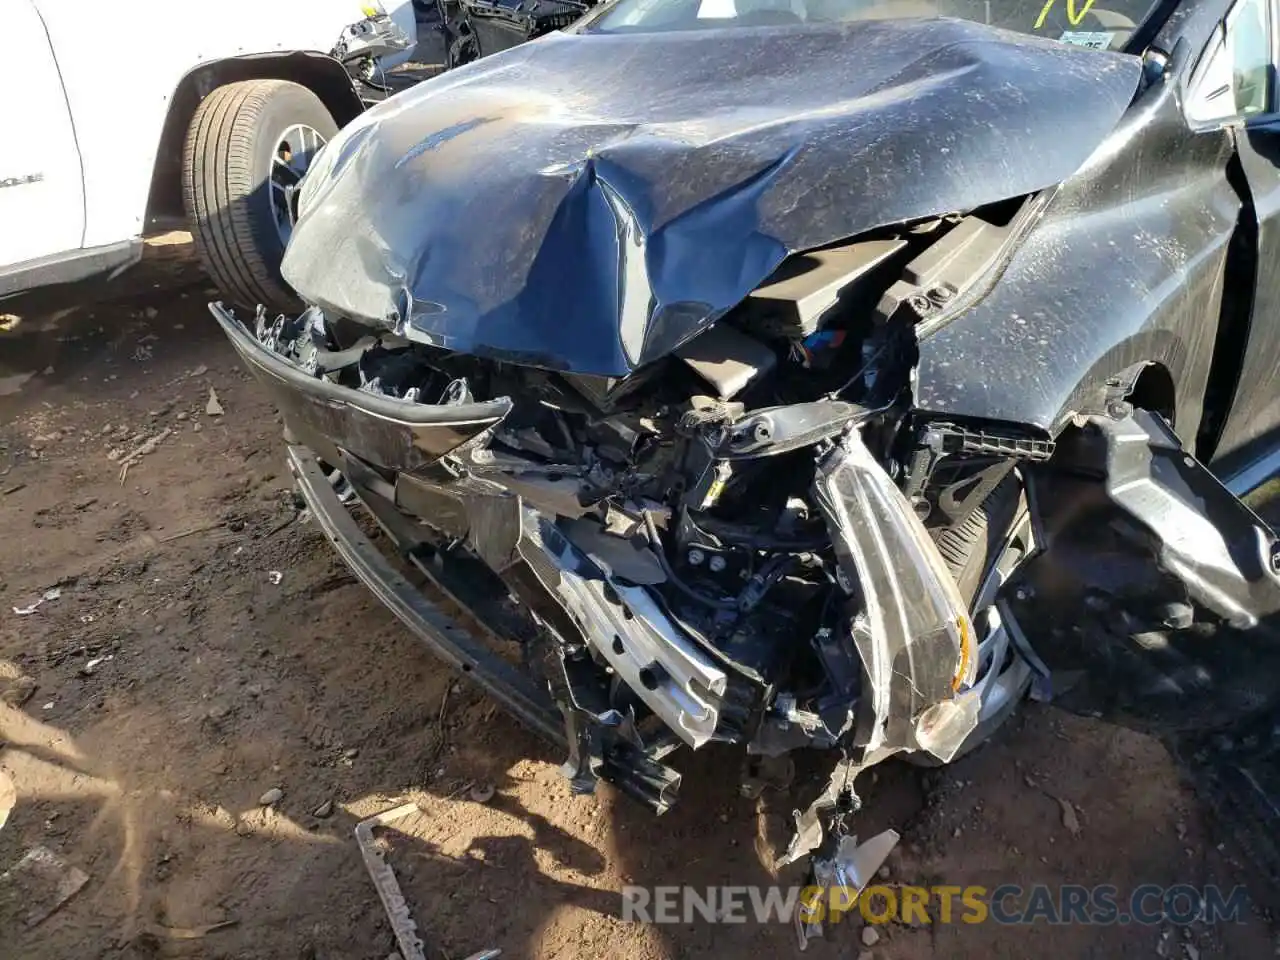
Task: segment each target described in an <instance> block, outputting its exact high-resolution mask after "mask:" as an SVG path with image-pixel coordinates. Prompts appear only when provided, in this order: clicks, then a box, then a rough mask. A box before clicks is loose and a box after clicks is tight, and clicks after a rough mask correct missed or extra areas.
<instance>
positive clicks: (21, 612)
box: [13, 587, 62, 617]
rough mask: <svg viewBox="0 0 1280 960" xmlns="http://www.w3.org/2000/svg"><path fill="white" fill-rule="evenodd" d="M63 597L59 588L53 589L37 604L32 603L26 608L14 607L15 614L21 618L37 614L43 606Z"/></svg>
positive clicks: (43, 595)
mask: <svg viewBox="0 0 1280 960" xmlns="http://www.w3.org/2000/svg"><path fill="white" fill-rule="evenodd" d="M61 596H62V590H61V589H59V588H58V587H53V588H51V589H49V590H46V591H45V592H44V593H43V594H41V595H40V599H38V600H37V601H36V602H35V603H32V604H30V605H28V606H25V607H14V608H13V612H14V613H16V614H17V615H18V616H20V617H28V616H30V615H31V614H33V613H35V612H36V611H37V610H39V609H40V607H41V606H42V605H44V604H46V603H52V602H53V601H54V600H57V599H58V598H59V597H61Z"/></svg>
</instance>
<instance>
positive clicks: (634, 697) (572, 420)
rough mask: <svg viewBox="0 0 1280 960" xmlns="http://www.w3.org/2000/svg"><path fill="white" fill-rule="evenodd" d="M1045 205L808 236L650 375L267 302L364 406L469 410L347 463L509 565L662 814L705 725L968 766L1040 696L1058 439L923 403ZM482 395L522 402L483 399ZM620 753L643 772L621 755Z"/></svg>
mask: <svg viewBox="0 0 1280 960" xmlns="http://www.w3.org/2000/svg"><path fill="white" fill-rule="evenodd" d="M1021 209H1022V205H1020V204H1005V205H1002V207H1001V208H998V209H992V210H989V211H984V214H985V219H984V217H983V216H968V217H959V216H957V217H949V218H942V219H932V220H929V221H927V222H923V223H920V224H916V225H913V226H911V227H909V228H903V229H898V230H895V231H885V232H883V233H882V234H880V235H876V236H872V237H868V238H860V239H859V240H857V241H856V242H852V243H847V244H842V245H839V246H834V247H829V248H825V249H821V250H817V251H813V252H810V253H806V254H803V255H800V256H796V257H792V258H790V259H789V260H787V261H786V262H785V263H784V264H783V266H782V267H781V268H780V269H779V270H778V271H777V272H775V274H774V275H773V276H771V277H770V278H769V279H768V280H767V281H766V282H765V283H764V284H762V285H761V286H760V287H759V288H758V289H757V290H756V291H755V292H754V293H753V294H752V295H751V296H749V297H748V298H747V299H746V300H745V301H744V302H743V303H742V304H740V305H739V306H738V307H737V308H736V309H735V310H733V311H732V312H730V314H729V315H728V316H726V317H725V318H724V319H723V320H721V321H719V322H718V323H716V324H715V325H714V326H712V327H710V328H709V329H708V330H706V331H705V332H703V333H701V334H699V335H697V336H696V337H694V338H693V339H691V340H689V341H688V342H687V343H685V344H683V345H682V346H680V347H679V348H678V349H677V350H676V351H675V352H674V353H673V354H672V355H670V356H668V357H666V358H664V359H662V360H659V361H657V362H654V363H652V364H649V365H647V366H645V367H643V368H641V369H640V370H638V371H637V372H636V373H635V374H633V375H632V376H630V377H626V378H621V379H614V378H604V377H591V376H583V375H577V374H572V373H557V372H552V371H547V370H542V369H535V368H532V367H527V366H519V365H515V364H510V363H502V362H498V361H493V360H486V359H480V358H476V357H473V356H468V355H465V354H461V353H453V352H449V351H447V350H443V349H440V348H437V347H431V346H426V345H423V344H421V343H416V342H411V341H410V340H408V339H406V338H405V337H403V336H402V335H401V334H400V333H399V332H397V331H395V330H387V331H383V332H371V330H370V328H369V326H368V325H365V324H357V323H354V322H351V321H347V320H343V319H342V318H330V317H329V316H327V315H326V314H325V312H324V311H322V310H321V309H320V308H317V307H313V308H311V309H309V310H307V311H306V312H304V313H303V314H301V315H300V316H298V317H297V318H292V319H291V318H286V317H283V316H282V317H277V318H275V319H274V320H273V319H271V318H269V317H268V316H267V315H266V313H265V311H263V310H261V309H260V310H259V314H258V317H257V329H256V331H255V332H256V337H257V339H258V341H259V342H260V343H261V344H262V345H263V346H264V347H266V348H268V349H269V350H270V351H271V352H272V353H273V354H275V355H276V356H278V357H281V358H284V359H285V360H287V361H288V362H289V363H290V364H292V365H294V366H296V367H297V368H300V369H301V370H302V371H305V372H306V373H307V374H309V375H310V376H312V377H315V378H318V379H321V380H324V381H327V382H328V383H330V384H333V385H335V386H337V387H339V388H343V391H342V395H343V396H344V397H350V398H351V399H350V400H349V401H348V402H349V404H350V405H353V406H354V405H355V403H356V402H357V401H356V400H355V399H354V398H355V397H360V396H364V397H368V398H376V400H374V401H373V402H383V401H390V402H394V403H397V404H412V405H414V406H415V407H433V408H435V409H434V410H433V412H432V415H433V417H437V418H444V419H443V420H442V421H441V422H442V423H443V422H446V421H447V422H448V423H449V430H450V431H452V432H451V433H450V434H449V436H448V438H447V439H446V440H445V441H444V442H440V440H439V437H437V436H433V437H432V439H430V440H428V441H427V442H426V443H421V442H417V443H414V444H413V445H411V446H403V445H401V446H396V445H394V444H392V445H390V446H389V445H388V444H386V443H385V442H382V441H381V440H379V438H378V436H377V434H378V433H381V432H383V430H385V429H386V426H387V425H386V424H382V425H380V426H379V428H378V430H373V429H370V428H368V427H366V428H362V429H361V430H359V431H355V432H351V431H347V433H346V434H345V435H344V436H335V435H334V431H333V429H332V425H329V426H327V428H326V429H327V431H328V435H329V436H330V437H331V438H332V439H333V442H334V443H335V444H336V446H337V450H338V452H337V454H336V455H335V459H336V460H337V461H338V462H332V463H329V467H330V468H336V469H338V470H340V471H341V472H342V473H343V474H344V475H345V480H346V481H348V482H350V483H351V484H352V485H353V486H355V487H356V488H357V491H358V492H360V493H361V496H362V498H365V499H367V498H368V497H370V496H374V497H377V496H379V495H380V492H381V496H382V497H383V499H384V500H385V501H386V503H388V504H390V505H394V509H395V512H397V513H399V514H400V515H401V518H402V519H404V518H406V517H407V518H412V520H411V522H412V523H413V524H416V525H418V526H419V527H420V528H423V529H425V530H426V531H429V532H427V533H425V534H421V533H420V534H414V535H412V536H410V537H409V539H413V540H418V539H424V540H427V541H430V542H431V543H432V544H433V547H432V549H433V550H435V551H438V552H440V553H441V554H459V555H465V556H466V557H467V559H468V560H470V561H471V562H474V561H476V560H479V561H481V562H482V565H477V566H478V567H479V568H480V569H482V570H483V571H484V574H483V575H484V576H485V577H487V578H488V583H487V590H488V592H489V593H490V594H491V595H493V596H501V597H502V602H503V603H504V605H505V607H504V616H507V617H511V618H514V621H517V623H516V625H515V626H514V627H511V626H510V624H508V629H506V630H504V629H496V630H495V631H494V632H495V633H498V634H503V635H504V638H505V639H508V640H510V639H517V640H519V642H520V643H521V644H522V648H523V649H522V651H521V657H522V660H523V662H524V663H525V664H526V665H527V666H528V667H529V668H530V669H531V670H532V671H533V672H534V673H535V674H537V675H538V676H539V677H540V678H541V679H542V680H544V681H545V682H546V683H547V684H548V685H549V690H550V691H551V694H552V696H553V697H554V699H555V701H556V703H557V705H558V707H559V709H560V710H561V712H562V713H563V715H564V717H565V722H566V725H567V733H568V735H567V738H566V739H567V740H568V741H569V745H570V750H571V759H570V762H569V764H568V765H567V774H568V775H569V776H570V778H571V780H572V781H573V783H574V786H575V788H576V789H579V790H582V791H589V790H591V789H592V787H593V786H594V783H595V780H596V778H597V777H599V776H604V777H608V778H610V779H618V780H621V782H622V783H623V785H624V787H626V788H629V790H630V792H632V793H634V794H636V795H638V796H640V797H641V798H642V799H644V800H645V801H646V802H648V803H650V804H651V805H652V806H653V807H655V808H656V809H658V810H662V809H665V808H666V807H667V806H668V805H669V804H670V803H671V802H672V801H673V800H674V795H675V792H676V788H677V786H678V779H679V778H678V774H676V773H675V772H674V771H672V770H670V769H669V768H668V767H666V766H665V765H663V764H662V763H661V762H660V761H661V759H662V758H663V757H665V756H666V755H667V753H669V752H670V751H671V750H672V749H673V748H675V747H677V746H680V745H687V746H689V747H692V748H695V749H696V748H698V747H701V746H704V745H705V744H707V743H710V742H713V741H719V742H729V743H739V744H742V745H744V747H745V749H746V752H747V754H748V755H749V756H755V757H778V756H781V755H784V754H786V753H788V752H789V751H791V750H794V749H797V748H801V747H816V748H821V749H838V750H839V751H840V752H841V753H842V754H843V755H844V756H845V757H846V758H849V762H850V763H856V764H858V765H861V766H866V765H870V764H871V763H874V762H878V761H879V760H880V759H883V758H884V757H886V756H889V755H892V754H895V753H903V752H906V753H909V754H918V755H920V756H922V757H924V758H926V760H928V761H929V762H946V761H949V760H950V759H952V757H953V756H955V755H956V754H957V752H958V751H960V750H962V749H965V748H967V747H969V746H972V745H973V744H974V743H975V742H977V740H979V739H981V738H982V737H983V736H985V735H986V733H988V732H989V730H990V727H991V725H992V724H991V723H990V722H989V721H992V720H994V721H995V722H998V720H999V719H1001V717H998V716H997V717H991V716H988V715H987V714H986V713H984V699H989V698H990V697H991V694H992V693H993V691H997V690H998V692H999V694H1000V695H999V696H998V697H996V698H995V700H994V701H993V703H996V706H997V707H998V709H999V711H1001V712H1004V711H1007V709H1008V707H1010V706H1011V705H1012V703H1013V702H1015V701H1016V700H1017V699H1018V698H1019V697H1020V696H1021V695H1022V694H1023V693H1025V691H1026V689H1027V687H1028V686H1029V684H1030V682H1031V679H1032V671H1031V670H1030V668H1029V666H1028V664H1027V662H1026V661H1024V660H1023V659H1022V657H1021V655H1020V654H1019V653H1018V652H1017V650H1016V648H1015V647H1014V646H1013V645H1011V643H1010V640H1009V636H1008V633H1007V632H1006V631H1005V630H1003V629H1002V628H1001V620H1000V614H999V612H998V611H997V609H996V607H995V606H994V589H995V588H996V587H998V586H999V584H1000V582H1002V579H1003V578H1004V577H1006V576H1007V575H1008V573H1009V569H1010V567H1009V565H1010V564H1011V563H1012V564H1016V563H1017V562H1019V561H1020V560H1021V559H1023V558H1025V557H1026V556H1027V555H1028V553H1029V551H1030V547H1031V541H1030V536H1029V532H1028V529H1027V526H1026V524H1025V523H1024V524H1021V525H1019V524H1018V523H1017V522H1016V518H1017V517H1018V516H1023V517H1025V508H1023V507H1022V504H1021V484H1020V482H1019V479H1018V476H1017V473H1016V468H1017V466H1018V464H1019V462H1020V461H1028V462H1034V461H1039V460H1044V459H1047V458H1048V457H1049V456H1050V454H1051V452H1052V449H1053V444H1052V442H1051V441H1049V440H1047V439H1045V438H1036V437H1032V436H1029V435H1025V436H1024V435H1019V434H1018V433H1017V432H1016V431H1015V430H1012V429H1010V430H1005V431H1003V432H1002V431H998V430H994V429H992V427H991V425H988V426H987V429H986V430H973V429H966V428H964V427H962V426H961V425H958V424H942V423H926V422H921V421H918V420H917V419H916V417H915V415H914V414H913V410H912V405H911V400H912V397H911V382H912V370H913V364H914V361H915V351H916V339H915V338H916V336H917V328H918V326H919V325H920V324H921V323H922V322H927V321H928V320H930V319H932V318H933V317H934V316H935V315H936V314H937V313H939V312H941V311H943V310H945V309H946V308H947V307H948V306H949V305H952V304H955V303H958V302H962V301H963V298H965V297H966V296H968V295H970V294H971V293H973V292H974V290H975V289H976V285H977V283H978V282H979V281H980V279H981V278H982V277H983V275H984V274H985V273H987V272H988V271H989V268H990V267H991V265H992V263H993V262H994V261H995V260H996V258H997V256H998V254H999V251H1000V249H1001V246H1002V245H1003V243H1004V241H1005V240H1006V239H1007V237H1008V236H1009V234H1010V231H1011V230H1012V229H1013V226H1011V224H1013V223H1014V222H1015V221H1016V219H1017V218H1016V214H1017V213H1018V211H1019V210H1021ZM219 309H220V308H218V309H215V313H218V311H219ZM222 318H223V319H224V326H226V325H227V318H226V316H225V314H224V315H222ZM230 322H232V323H234V321H230ZM234 339H235V338H234V337H233V340H234ZM508 398H510V399H508ZM477 404H480V405H485V404H488V405H490V408H492V407H493V405H495V404H497V405H499V407H498V409H496V410H494V411H493V413H492V415H491V416H487V417H485V416H482V417H479V418H477V417H475V416H474V413H475V411H476V410H477ZM452 411H457V413H458V417H457V421H453V419H452V417H451V412H452ZM302 419H303V420H306V419H308V417H306V416H303V417H302ZM304 442H305V438H304ZM393 448H394V449H393ZM322 456H323V454H322ZM374 512H375V513H377V512H378V511H376V510H375V511H374ZM383 512H384V513H385V510H384V511H383ZM988 514H991V516H990V518H989V517H988ZM997 515H998V517H999V521H998V522H999V524H1000V529H999V530H994V531H989V530H988V520H990V523H992V524H994V523H996V522H997V520H996V517H997ZM989 537H997V538H1002V539H1001V549H997V550H988V549H987V540H988V538H989ZM401 539H402V540H403V539H404V537H401ZM1005 548H1007V549H1005ZM975 551H979V552H975ZM975 561H976V566H975V565H974V564H975ZM998 562H999V563H1003V564H1004V568H1003V569H998V565H999V563H998ZM984 585H985V587H986V589H985V590H984V589H981V588H982V587H984ZM966 593H967V594H968V595H965V594H966ZM975 603H980V604H981V606H980V607H975V606H974V605H975ZM971 608H973V609H974V610H976V611H977V613H978V614H979V616H978V617H976V618H975V617H974V616H973V615H972V612H971ZM513 631H514V633H515V636H514V637H513V636H511V635H510V634H511V633H512V632H513ZM997 701H998V702H997ZM620 756H622V757H627V758H630V759H629V760H619V757H620ZM619 765H622V766H626V767H629V768H630V770H631V772H632V773H633V774H634V773H635V772H636V771H637V770H638V771H640V773H639V775H638V776H634V777H632V776H628V777H623V778H619V777H617V776H611V773H610V771H611V770H613V769H616V767H617V766H619ZM851 783H852V774H851V773H850V774H849V775H848V777H847V782H846V780H845V779H840V780H839V783H838V784H837V783H835V781H834V780H833V789H832V791H831V793H830V796H825V797H824V798H820V802H819V803H818V804H817V806H815V808H814V809H812V810H811V811H810V812H809V813H808V814H807V815H806V816H805V817H802V818H801V823H800V824H799V825H798V826H799V831H798V833H797V838H796V841H795V842H794V843H793V844H792V849H791V850H789V851H788V854H787V859H788V860H791V859H795V858H798V857H800V856H801V855H803V854H806V853H808V852H810V851H811V850H813V849H814V848H815V847H816V846H818V844H819V843H820V842H821V839H822V829H821V826H820V825H818V816H819V813H820V812H821V813H823V814H825V813H826V812H828V811H829V810H832V809H835V810H837V811H842V812H848V811H849V810H850V809H852V808H853V806H855V805H856V795H853V794H852V790H851Z"/></svg>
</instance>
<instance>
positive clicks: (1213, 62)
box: [1186, 24, 1239, 126]
mask: <svg viewBox="0 0 1280 960" xmlns="http://www.w3.org/2000/svg"><path fill="white" fill-rule="evenodd" d="M1231 67H1232V63H1231V52H1230V50H1229V49H1228V47H1227V38H1226V31H1225V30H1224V29H1223V26H1222V24H1218V28H1217V29H1216V30H1215V31H1214V34H1213V39H1212V40H1210V41H1209V45H1208V46H1207V47H1206V48H1205V51H1204V55H1203V56H1202V57H1201V58H1200V63H1199V65H1198V66H1197V67H1196V71H1195V73H1194V74H1192V77H1191V83H1190V84H1189V86H1188V89H1189V93H1188V95H1187V103H1186V114H1187V119H1188V120H1190V121H1191V123H1192V124H1193V125H1195V126H1208V125H1211V124H1215V123H1222V122H1223V121H1226V120H1231V119H1234V118H1235V117H1237V116H1238V115H1239V110H1238V109H1237V107H1236V91H1235V77H1234V75H1233V71H1232V69H1231Z"/></svg>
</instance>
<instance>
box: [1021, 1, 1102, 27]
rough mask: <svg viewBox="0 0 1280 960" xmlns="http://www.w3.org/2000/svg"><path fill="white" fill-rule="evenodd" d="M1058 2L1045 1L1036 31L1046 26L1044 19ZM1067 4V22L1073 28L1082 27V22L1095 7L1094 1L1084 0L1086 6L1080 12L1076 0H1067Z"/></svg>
mask: <svg viewBox="0 0 1280 960" xmlns="http://www.w3.org/2000/svg"><path fill="white" fill-rule="evenodd" d="M1057 2H1058V0H1045V4H1044V7H1043V8H1041V10H1040V16H1039V17H1037V18H1036V26H1035V29H1037V30H1039V29H1040V28H1041V27H1043V26H1044V18H1045V17H1047V16H1048V15H1049V11H1050V10H1052V9H1053V5H1054V4H1055V3H1057ZM1066 4H1067V20H1068V21H1069V22H1070V24H1071V25H1072V26H1073V27H1078V26H1080V21H1081V20H1083V19H1084V18H1085V14H1087V13H1088V12H1089V8H1090V7H1092V6H1093V0H1084V6H1083V7H1081V8H1080V10H1079V11H1077V10H1076V0H1066Z"/></svg>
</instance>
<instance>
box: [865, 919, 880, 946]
mask: <svg viewBox="0 0 1280 960" xmlns="http://www.w3.org/2000/svg"><path fill="white" fill-rule="evenodd" d="M879 942H880V931H879V930H877V929H876V928H875V927H873V926H871V925H870V924H868V925H867V926H865V927H863V928H862V945H863V946H864V947H874V946H875V945H876V944H877V943H879Z"/></svg>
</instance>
